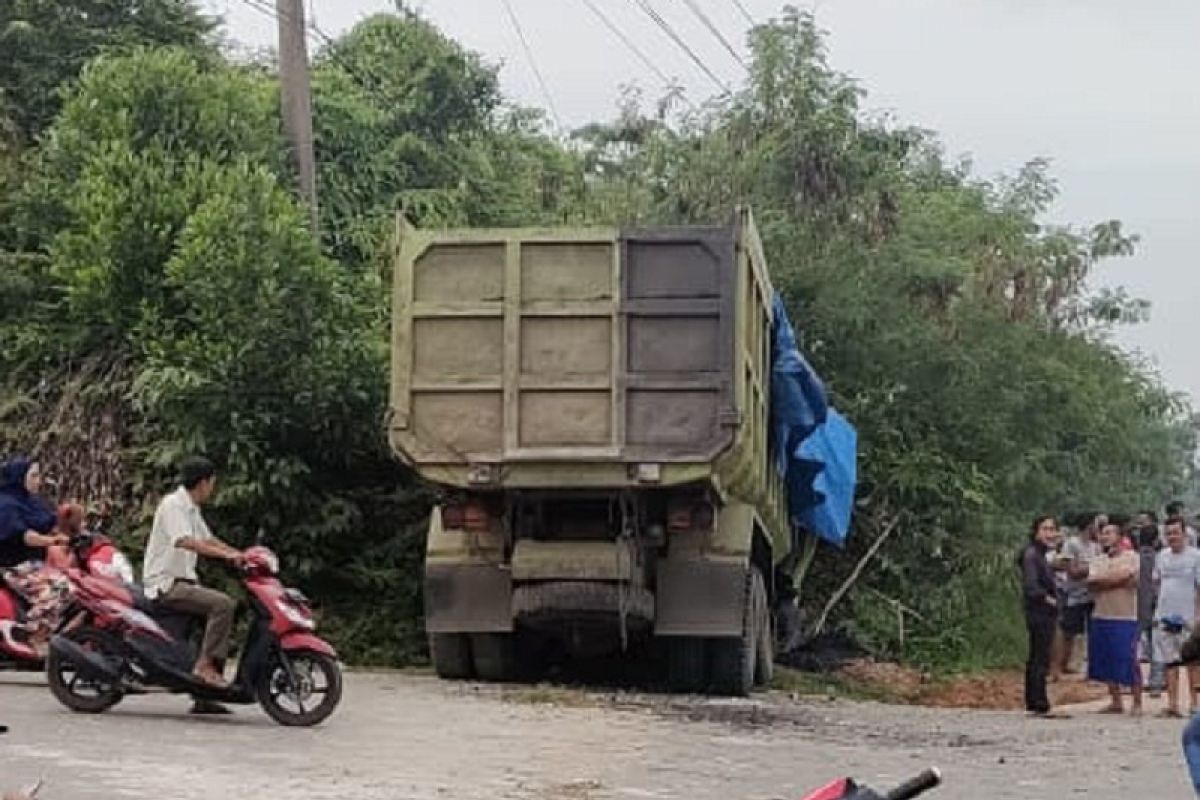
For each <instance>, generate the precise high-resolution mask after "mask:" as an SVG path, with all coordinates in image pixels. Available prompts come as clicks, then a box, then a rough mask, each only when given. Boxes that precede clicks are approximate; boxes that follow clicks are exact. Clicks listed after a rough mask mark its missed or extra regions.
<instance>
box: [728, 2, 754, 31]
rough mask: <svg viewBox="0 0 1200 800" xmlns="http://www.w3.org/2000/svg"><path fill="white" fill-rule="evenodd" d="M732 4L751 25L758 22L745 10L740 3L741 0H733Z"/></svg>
mask: <svg viewBox="0 0 1200 800" xmlns="http://www.w3.org/2000/svg"><path fill="white" fill-rule="evenodd" d="M733 5H734V6H735V7H736V8H737V10H738V11H740V12H742V16H743V17H745V18H746V22H749V23H750V24H751V25H757V24H758V23H757V22H755V21H754V17H753V16H752V15H751V14H750V12H749V11H747V10H746V7H745V6H744V5H742V0H733Z"/></svg>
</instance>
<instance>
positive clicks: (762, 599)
mask: <svg viewBox="0 0 1200 800" xmlns="http://www.w3.org/2000/svg"><path fill="white" fill-rule="evenodd" d="M754 575H755V577H756V578H757V580H758V581H759V583H760V584H761V591H760V590H759V589H755V590H754V594H753V596H754V598H755V602H756V605H755V609H754V613H755V618H756V619H757V620H758V622H757V623H756V627H757V628H758V646H757V650H758V653H757V656H756V658H755V661H756V664H755V667H754V685H755V686H756V687H758V688H759V689H768V688H770V686H771V681H772V680H773V679H774V677H775V626H774V625H773V624H772V616H771V602H770V600H769V599H768V597H767V586H766V583H765V581H764V580H763V576H762V573H761V572H759V571H758V570H755V571H754Z"/></svg>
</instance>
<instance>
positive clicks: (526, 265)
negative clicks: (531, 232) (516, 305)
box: [521, 242, 613, 303]
mask: <svg viewBox="0 0 1200 800" xmlns="http://www.w3.org/2000/svg"><path fill="white" fill-rule="evenodd" d="M612 257H613V251H612V243H610V242H529V243H526V244H525V245H524V246H523V247H522V248H521V300H522V302H524V303H531V302H538V301H543V302H544V301H551V302H555V301H598V300H612V299H613V280H612Z"/></svg>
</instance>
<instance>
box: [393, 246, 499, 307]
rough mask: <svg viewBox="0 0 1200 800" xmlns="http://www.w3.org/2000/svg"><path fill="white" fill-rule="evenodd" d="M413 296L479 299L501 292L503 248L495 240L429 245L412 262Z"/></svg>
mask: <svg viewBox="0 0 1200 800" xmlns="http://www.w3.org/2000/svg"><path fill="white" fill-rule="evenodd" d="M412 273H413V299H414V300H415V301H416V302H425V303H437V302H443V303H480V302H486V301H498V300H500V298H501V297H503V295H504V248H503V247H502V246H501V245H498V244H464V243H458V242H448V243H444V244H435V245H432V246H431V247H430V248H429V249H428V250H426V251H425V252H424V253H422V254H421V255H420V256H419V257H418V258H417V259H415V260H414V261H413V264H412Z"/></svg>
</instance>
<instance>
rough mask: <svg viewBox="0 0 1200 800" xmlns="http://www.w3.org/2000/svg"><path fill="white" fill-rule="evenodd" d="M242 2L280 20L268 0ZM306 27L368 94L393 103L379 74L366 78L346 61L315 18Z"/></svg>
mask: <svg viewBox="0 0 1200 800" xmlns="http://www.w3.org/2000/svg"><path fill="white" fill-rule="evenodd" d="M242 3H244V4H245V5H246V6H248V7H250V8H252V9H254V10H256V11H258V12H259V13H261V14H265V15H266V16H268V17H270V18H271V19H273V20H276V21H278V20H279V15H278V13H277V12H278V9H276V8H275V7H273V6H271V5H269V4H268V2H267V0H242ZM283 18H284V19H290V18H291V15H290V14H288V13H287V12H284V13H283ZM306 27H307V28H308V30H309V31H311V32H312V33H313V34H314V35H315V36H316V37H317V38H318V39H320V40H321V42H322V43H323V44H324V45H326V49H325V51H324V53H325V55H326V56H327V57H328V58H329V59H330V60H332V61H333V62H334V63H335V64H337V65H338V66H339V67H341V68H342V69H343V70H344V71H345V72H346V74H347V75H349V76H350V77H351V78H352V79H353V80H354V82H355V83H357V84H358V86H359V88H361V89H362V90H363V91H365V92H366V93H367V94H372V95H377V96H376V100H379V101H380V103H381V104H382V105H384V106H387V105H390V104H391V99H390V98H388V97H385V96H384V95H383V94H380V93H379V92H378V84H379V81H378V80H377V76H375V75H373V74H371V75H370V76H369V77H370V80H366V79H364V78H363V76H362V75H361V74H360V73H359V71H358V69H357V68H356V67H353V66H351V64H350V63H349V62H348V61H346V60H345V59H343V58H342V57H341V55H340V54H339V53H338V52H337V48H336V47H335V45H336V42H335V41H334V39H333V37H332V36H330V35H329V34H328V33H326V32H325V31H323V30H322V29H321V28H320V27H319V26H318V25H317V23H316V20H315V19H314V20H310V21H308V23H307V26H306ZM368 72H369V70H368Z"/></svg>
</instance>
